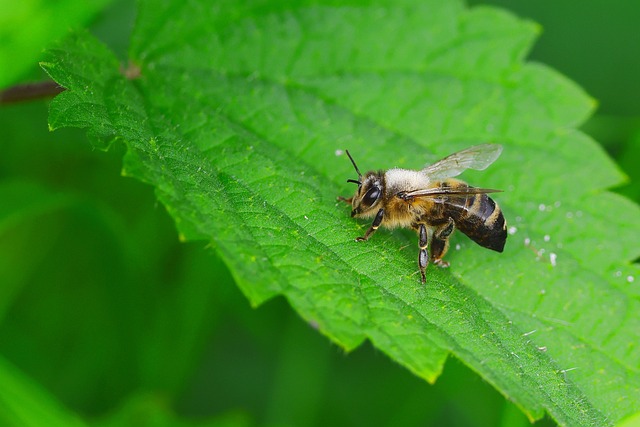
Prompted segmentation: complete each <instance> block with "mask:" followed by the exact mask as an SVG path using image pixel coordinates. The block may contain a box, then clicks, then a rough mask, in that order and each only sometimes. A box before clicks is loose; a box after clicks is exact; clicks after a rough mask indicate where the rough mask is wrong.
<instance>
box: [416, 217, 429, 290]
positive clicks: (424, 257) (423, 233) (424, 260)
mask: <svg viewBox="0 0 640 427" xmlns="http://www.w3.org/2000/svg"><path fill="white" fill-rule="evenodd" d="M418 235H419V236H420V237H419V241H418V245H419V246H420V252H418V266H419V267H420V276H422V283H427V276H426V275H425V273H424V272H425V270H426V269H427V265H429V254H428V253H427V248H428V247H429V240H430V238H431V229H427V227H426V226H425V225H424V224H420V225H419V226H418Z"/></svg>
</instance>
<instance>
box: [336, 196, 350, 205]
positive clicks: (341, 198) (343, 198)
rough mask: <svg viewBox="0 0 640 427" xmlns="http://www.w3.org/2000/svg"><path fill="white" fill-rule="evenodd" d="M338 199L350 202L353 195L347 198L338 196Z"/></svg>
mask: <svg viewBox="0 0 640 427" xmlns="http://www.w3.org/2000/svg"><path fill="white" fill-rule="evenodd" d="M338 200H339V201H341V202H345V203H349V204H351V201H352V200H353V197H349V198H348V199H347V198H346V197H342V196H338Z"/></svg>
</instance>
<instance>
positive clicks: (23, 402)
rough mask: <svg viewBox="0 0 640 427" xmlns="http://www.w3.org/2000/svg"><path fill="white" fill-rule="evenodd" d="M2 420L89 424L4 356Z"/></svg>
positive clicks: (0, 365) (72, 426)
mask: <svg viewBox="0 0 640 427" xmlns="http://www.w3.org/2000/svg"><path fill="white" fill-rule="evenodd" d="M0 423H2V425H3V426H20V427H30V426H34V427H38V426H43V425H46V426H52V427H54V426H55V427H57V426H60V427H81V426H84V425H85V424H84V423H83V422H82V421H81V420H80V419H79V418H78V417H77V416H76V415H75V414H73V413H71V412H69V411H67V410H66V409H65V408H63V407H61V406H60V404H59V403H58V402H57V401H56V400H55V399H53V398H52V397H51V396H50V395H49V394H47V393H46V392H45V391H44V390H42V389H41V388H40V387H39V386H37V385H36V384H34V383H32V381H31V380H29V379H28V378H26V377H25V376H24V374H23V373H22V372H20V370H18V369H16V368H15V367H14V366H12V365H11V364H10V363H8V362H7V361H6V360H5V359H4V358H1V357H0Z"/></svg>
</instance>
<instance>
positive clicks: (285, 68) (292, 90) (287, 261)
mask: <svg viewBox="0 0 640 427" xmlns="http://www.w3.org/2000/svg"><path fill="white" fill-rule="evenodd" d="M140 8H141V10H140V14H139V19H138V22H137V26H136V28H135V30H134V34H133V37H132V43H131V50H130V56H131V58H130V59H129V62H130V64H131V65H130V67H133V69H135V70H138V69H139V72H136V73H128V74H127V73H122V72H121V70H122V67H121V66H120V65H119V64H118V61H117V60H116V58H115V57H114V56H113V55H112V54H111V53H110V52H109V50H108V49H107V48H106V47H104V46H102V45H101V44H99V43H98V42H97V41H96V40H94V39H93V38H92V37H91V36H89V35H87V34H78V35H76V36H75V37H73V38H72V39H71V40H69V41H68V43H67V44H66V45H64V46H62V47H60V48H58V49H56V50H54V51H52V52H51V58H50V59H49V60H48V62H46V63H45V64H43V66H44V67H45V69H46V70H47V72H48V73H49V74H50V75H51V76H52V77H53V78H54V79H55V80H56V81H57V82H58V83H60V84H61V85H63V86H65V87H67V88H68V89H69V91H67V92H66V93H63V94H61V95H60V96H58V97H57V98H56V99H55V100H54V101H53V103H52V105H51V113H50V126H51V128H54V129H55V128H58V127H61V126H79V127H86V128H88V130H89V133H90V134H91V135H92V136H94V137H96V138H95V139H96V140H97V141H98V140H99V141H104V140H105V139H106V140H111V139H113V138H118V139H120V140H122V141H123V142H124V143H125V144H126V146H127V148H128V152H127V155H126V157H125V166H124V173H125V174H126V175H129V176H135V177H136V178H138V179H141V180H143V181H145V182H148V183H150V184H151V185H153V186H154V187H155V189H156V194H157V196H158V199H159V200H160V201H161V202H162V203H163V204H164V205H165V206H166V208H167V210H168V211H169V213H170V214H171V215H172V216H173V217H174V219H175V221H176V224H177V226H178V228H179V230H180V232H181V234H182V236H183V237H184V238H185V239H207V240H210V241H211V245H212V246H213V247H214V248H215V250H216V251H217V252H218V254H219V255H220V256H221V258H222V259H224V260H225V262H226V263H227V265H228V266H229V269H230V271H231V273H232V275H233V276H234V278H235V280H236V282H237V283H238V285H239V286H240V288H241V289H242V290H243V292H244V293H245V295H247V297H248V298H249V300H250V301H251V303H252V304H254V305H257V304H260V303H262V302H264V301H265V300H267V299H269V298H272V297H274V296H275V295H279V294H282V295H284V296H285V297H286V298H287V300H288V301H289V302H290V304H291V305H292V306H293V307H294V308H295V309H296V310H297V311H298V313H300V315H301V316H302V317H304V318H305V319H307V320H308V321H309V322H311V323H312V324H314V325H317V327H318V329H319V330H320V331H321V332H322V333H324V334H325V335H327V336H329V337H330V338H331V339H332V340H333V341H335V342H336V343H339V344H340V345H342V346H343V347H344V348H346V349H353V348H355V347H356V346H358V345H359V344H360V343H362V341H363V340H365V339H369V340H371V341H372V342H373V343H374V345H375V346H377V347H378V348H379V349H381V350H382V351H384V352H385V353H386V354H388V355H389V356H390V357H391V358H392V359H394V360H395V361H397V362H398V363H400V364H402V365H403V366H406V367H407V368H408V369H410V370H411V371H412V372H414V373H415V374H416V375H419V376H421V377H423V378H425V379H426V380H428V381H435V379H436V378H437V377H438V375H439V374H440V372H441V370H442V367H443V363H444V361H445V360H446V358H447V355H448V354H450V353H452V354H453V355H455V356H456V357H457V358H459V359H460V360H462V361H463V362H464V363H465V364H467V365H468V366H470V367H471V368H472V369H473V370H475V371H477V372H478V373H479V374H480V375H481V376H482V377H483V378H484V379H485V380H486V381H488V382H490V383H491V384H493V385H494V386H495V387H496V388H498V389H499V390H500V391H501V392H502V393H503V394H504V395H505V396H506V397H507V398H509V399H510V400H512V401H514V402H515V403H516V404H517V405H518V406H519V407H520V408H522V409H523V410H524V411H525V412H526V413H527V414H528V416H529V417H530V418H532V419H537V418H540V417H541V416H542V415H543V413H544V411H547V412H549V413H550V414H551V416H552V417H553V418H554V419H556V420H557V421H558V422H559V423H560V424H562V425H587V426H588V425H593V426H600V425H607V424H610V423H612V422H614V421H616V420H618V419H620V418H622V417H623V416H624V415H626V414H629V413H632V412H634V411H637V410H638V408H640V402H639V400H638V396H640V393H638V391H639V390H640V376H639V374H638V366H639V362H640V348H639V347H638V345H637V342H638V333H637V331H638V330H640V321H639V320H638V318H637V316H635V315H634V313H636V312H637V311H638V308H639V307H638V299H637V295H638V292H637V288H634V287H632V286H630V285H631V283H632V280H634V279H635V278H636V277H638V273H639V272H640V271H639V269H638V266H637V265H635V264H631V261H632V260H633V259H635V258H637V257H638V256H639V255H640V248H639V247H638V245H637V235H638V234H637V230H638V218H639V217H640V215H639V214H640V210H639V208H638V206H637V205H634V204H632V203H631V202H630V201H628V200H627V199H624V198H622V197H619V196H615V195H613V194H610V193H608V192H606V190H605V189H606V188H607V187H609V186H612V185H614V184H617V183H619V182H620V181H621V180H622V175H621V173H620V172H619V171H618V170H617V169H616V167H615V166H614V164H613V163H612V162H611V160H610V159H609V158H608V157H607V156H606V155H605V154H604V152H603V151H602V150H601V149H600V148H599V147H598V145H597V144H596V143H595V142H594V141H592V140H591V139H589V138H588V137H587V136H585V135H584V134H582V133H580V132H579V131H577V130H576V129H575V127H576V126H578V125H579V124H580V123H582V122H583V121H584V120H585V118H586V117H587V116H588V115H589V114H590V112H591V111H592V109H593V105H594V103H593V101H592V100H591V99H589V98H588V97H587V96H585V95H584V93H583V92H582V91H581V90H580V89H579V88H578V87H576V86H575V85H574V84H573V83H572V82H570V81H569V80H567V79H566V78H564V77H562V76H560V75H558V74H557V73H556V72H554V71H553V70H550V69H549V68H547V67H545V66H543V65H540V64H528V63H524V62H523V58H524V57H525V55H526V53H527V50H528V48H529V46H530V44H531V43H532V40H533V38H534V37H535V35H536V34H537V32H538V28H537V26H535V25H534V24H531V23H529V22H524V21H520V20H517V19H515V18H514V17H512V16H511V15H508V14H506V13H504V12H501V11H499V10H497V9H491V8H476V9H471V10H469V9H465V8H464V7H463V6H462V5H461V4H460V3H458V2H456V1H446V2H440V1H427V2H417V1H416V2H413V1H406V2H402V4H396V3H391V2H389V3H387V2H385V1H382V0H380V1H375V0H374V1H366V2H365V1H363V2H358V1H353V2H350V5H344V4H342V3H340V4H333V3H332V2H327V4H322V5H317V4H314V5H300V6H298V7H295V8H294V7H291V6H288V5H287V4H286V3H284V2H283V3H282V4H280V3H278V2H270V3H268V4H261V3H260V2H257V1H256V2H249V3H243V4H242V5H238V4H236V3H235V2H219V3H216V4H215V5H211V4H209V3H208V2H198V1H195V0H193V1H189V2H172V1H145V2H141V4H140ZM125 75H128V76H129V78H130V77H131V76H132V75H134V76H135V78H134V79H133V80H130V79H128V78H127V77H125ZM487 141H492V142H497V143H501V144H503V145H504V147H505V149H504V153H503V155H502V157H501V158H500V159H498V161H496V162H495V163H494V164H493V165H492V166H491V168H489V169H487V170H486V171H483V172H473V171H472V172H468V173H466V174H465V175H464V178H465V179H467V180H468V181H470V182H472V183H473V185H477V186H481V187H487V188H503V189H504V190H505V192H504V193H500V194H498V195H496V200H497V201H498V202H499V203H500V205H501V207H502V209H503V211H504V212H505V215H506V217H507V220H508V222H509V224H510V227H511V228H510V233H511V235H510V236H509V239H508V242H507V246H506V249H505V253H503V254H497V253H494V252H490V251H487V250H485V249H482V248H480V247H478V246H476V245H472V244H471V243H470V241H469V240H468V239H466V238H464V237H463V236H456V237H455V238H454V240H453V242H452V246H453V248H454V249H452V250H451V253H450V255H449V256H448V259H449V260H450V261H451V262H452V266H451V268H450V269H448V270H439V269H437V268H433V267H432V268H430V269H429V270H428V283H427V285H426V286H424V285H422V284H421V283H420V279H419V276H418V275H416V270H417V265H416V252H417V242H416V237H415V236H414V235H413V234H412V233H409V232H402V231H399V232H388V231H384V230H382V231H379V232H378V233H377V234H376V235H375V236H374V237H373V238H372V239H371V240H370V241H368V242H366V243H356V242H354V238H355V237H356V236H359V235H361V233H362V232H363V228H364V227H366V226H368V224H364V223H360V224H358V223H356V222H355V221H353V220H352V219H351V218H349V208H348V207H347V206H345V205H344V204H342V203H337V202H336V196H337V195H347V194H348V193H349V192H352V191H353V187H352V184H347V183H345V180H346V179H347V178H353V173H354V172H353V170H352V166H351V164H350V162H349V161H348V159H347V158H346V157H345V156H336V154H337V153H339V152H340V151H339V150H343V149H345V148H349V149H350V151H351V153H352V154H353V155H354V156H355V157H356V159H357V161H358V163H359V165H360V168H361V169H363V170H364V169H377V168H389V167H393V166H398V167H406V168H412V169H419V168H421V167H422V166H423V165H424V164H425V163H427V162H431V161H434V160H437V159H438V158H440V157H443V156H445V155H447V154H450V153H452V152H454V151H457V150H459V149H462V148H465V147H467V146H469V145H473V144H477V143H481V142H487ZM612 236H615V238H613V237H612ZM625 278H628V280H625ZM634 289H636V290H634ZM372 375H375V373H373V374H372Z"/></svg>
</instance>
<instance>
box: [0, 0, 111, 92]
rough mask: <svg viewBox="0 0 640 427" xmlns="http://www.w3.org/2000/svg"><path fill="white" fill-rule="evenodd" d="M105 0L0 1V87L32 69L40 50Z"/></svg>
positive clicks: (83, 21) (89, 15)
mask: <svg viewBox="0 0 640 427" xmlns="http://www.w3.org/2000/svg"><path fill="white" fill-rule="evenodd" d="M108 3H109V0H91V1H86V2H77V1H74V0H63V1H55V2H42V1H37V0H23V1H19V2H15V1H11V0H0V10H2V15H0V40H2V43H0V88H3V87H5V86H8V85H9V84H11V83H14V82H15V81H16V80H18V79H19V78H20V77H23V74H24V73H25V72H26V71H27V70H28V69H29V68H30V67H34V66H35V65H36V63H37V60H38V58H40V57H41V54H42V50H43V49H44V48H45V46H47V45H48V44H49V43H51V42H52V41H54V40H56V39H58V38H60V37H63V36H64V35H65V34H66V33H67V32H68V31H69V29H70V28H78V27H81V26H82V25H83V24H86V23H87V22H88V21H90V20H91V19H93V17H94V16H95V15H96V14H97V13H98V12H100V11H101V10H102V9H103V8H104V7H105V6H106V5H107V4H108Z"/></svg>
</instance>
